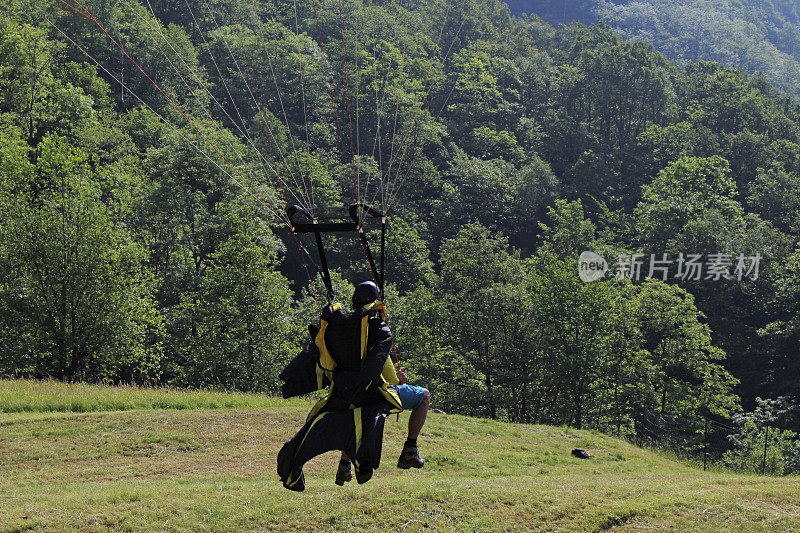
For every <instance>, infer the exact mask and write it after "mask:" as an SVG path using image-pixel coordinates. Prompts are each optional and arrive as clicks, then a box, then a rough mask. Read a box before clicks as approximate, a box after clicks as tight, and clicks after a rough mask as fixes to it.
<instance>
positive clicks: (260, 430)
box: [0, 403, 800, 531]
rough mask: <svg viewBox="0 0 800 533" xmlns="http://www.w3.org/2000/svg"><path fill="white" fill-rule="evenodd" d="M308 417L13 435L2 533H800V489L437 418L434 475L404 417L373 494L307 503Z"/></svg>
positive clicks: (56, 427)
mask: <svg viewBox="0 0 800 533" xmlns="http://www.w3.org/2000/svg"><path fill="white" fill-rule="evenodd" d="M307 408H308V404H307V403H305V404H303V405H301V406H298V404H287V405H286V406H281V407H264V408H243V409H226V410H205V409H200V410H183V411H177V410H138V411H127V412H93V413H71V414H70V413H61V414H56V415H53V416H47V417H44V416H42V415H41V414H38V413H27V414H26V413H22V414H18V415H15V419H14V421H13V422H5V423H3V422H2V421H0V470H1V471H2V472H3V476H0V531H22V530H36V531H45V530H47V531H49V530H60V531H107V530H113V531H247V530H259V531H264V530H267V531H339V530H364V531H377V530H381V529H388V530H390V531H421V530H438V531H453V530H456V531H604V530H615V531H636V530H657V531H663V530H670V529H672V530H677V531H683V530H692V531H726V530H736V531H796V530H798V529H800V484H798V480H797V478H768V477H760V476H755V475H741V474H733V473H729V472H703V471H702V470H698V469H696V468H692V467H691V466H688V465H686V464H682V463H678V462H675V461H673V460H671V459H670V458H668V457H665V456H663V455H660V454H657V453H653V452H650V451H646V450H642V449H639V448H636V447H634V446H632V445H630V444H629V443H627V442H624V441H620V440H617V439H613V438H611V437H607V436H605V435H602V434H599V433H595V432H590V431H577V430H573V429H570V428H557V427H549V426H525V425H515V424H504V423H500V422H494V421H488V420H482V419H475V418H468V417H461V416H455V415H435V414H431V415H430V417H429V420H428V423H427V424H426V426H425V429H424V430H423V434H422V436H421V438H420V445H421V451H422V453H423V455H425V456H426V458H427V464H426V465H425V468H424V469H422V470H419V471H416V470H415V471H403V470H398V469H397V468H395V467H394V463H395V461H396V458H397V454H398V453H399V451H400V448H401V446H402V442H403V439H404V436H405V426H406V423H407V417H406V416H405V415H404V416H402V417H401V420H400V422H399V423H397V422H396V421H395V420H394V418H392V419H390V421H389V422H387V426H386V438H385V442H384V455H383V460H382V464H381V467H380V468H379V469H378V470H377V471H376V473H375V477H374V478H373V479H372V480H371V481H370V482H369V483H367V484H365V485H357V484H356V483H355V482H352V483H350V484H348V485H346V486H345V487H341V488H340V487H337V486H336V485H334V483H333V477H334V472H335V468H336V460H337V457H336V455H335V454H326V455H325V456H323V457H320V458H317V459H315V460H314V461H312V462H311V463H310V464H309V465H308V466H307V468H306V483H307V487H308V488H307V490H306V491H305V492H304V493H299V494H298V493H293V492H289V491H287V490H285V489H283V488H282V486H281V484H280V482H279V481H278V479H277V475H276V474H275V457H276V454H277V451H278V449H279V448H280V446H281V444H282V443H283V442H284V441H285V440H286V439H288V438H289V437H291V435H292V434H293V433H294V432H295V431H296V430H297V429H298V428H299V426H300V425H301V424H302V421H303V419H304V417H305V414H306V411H307ZM574 447H582V448H586V449H587V450H589V451H590V452H591V453H592V454H593V455H594V457H593V458H592V459H589V460H580V459H576V458H574V457H572V456H571V455H570V450H571V449H572V448H574Z"/></svg>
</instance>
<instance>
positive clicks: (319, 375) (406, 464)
mask: <svg viewBox="0 0 800 533" xmlns="http://www.w3.org/2000/svg"><path fill="white" fill-rule="evenodd" d="M385 313H386V308H385V307H384V305H383V302H382V301H381V295H380V291H379V290H378V287H377V286H376V285H375V284H374V283H372V282H369V281H367V282H364V283H361V284H359V285H358V286H357V287H356V290H355V292H354V294H353V312H352V313H344V312H343V311H342V308H341V305H339V304H329V305H327V306H326V307H325V308H324V309H323V310H322V315H321V316H320V323H319V326H318V327H317V326H316V325H312V326H309V333H310V335H311V341H310V342H309V343H308V346H307V347H306V348H305V349H304V350H303V351H302V352H301V353H300V355H298V356H297V357H295V358H294V359H293V360H292V362H291V363H289V365H288V366H287V367H286V368H285V369H284V371H283V372H282V373H281V379H282V380H283V381H284V385H283V387H282V393H283V396H284V398H289V397H292V396H297V395H301V394H307V393H309V392H312V391H315V390H321V389H324V388H328V395H327V396H326V397H324V398H322V399H321V400H319V401H318V402H317V404H316V405H314V407H313V408H312V409H311V412H310V413H309V414H308V417H307V419H306V423H305V425H304V426H303V428H301V429H300V431H298V433H297V434H296V435H295V436H294V437H293V438H292V439H291V440H289V441H288V442H287V443H286V444H285V445H284V446H283V448H281V451H280V453H279V454H278V475H279V476H280V478H281V481H283V485H284V487H286V488H287V489H290V490H295V491H301V490H303V489H304V488H305V480H304V477H305V476H304V475H303V465H304V464H305V463H306V462H307V461H308V460H310V459H311V458H313V457H315V456H317V455H320V454H322V453H325V452H326V451H330V450H341V451H342V457H341V459H340V462H339V468H338V470H337V474H336V483H337V484H338V485H343V484H344V483H345V482H347V481H350V480H351V479H352V469H351V467H353V466H354V467H355V476H356V479H357V481H358V482H359V483H365V482H367V481H368V480H369V479H370V478H371V477H372V473H373V470H374V469H375V468H378V465H379V464H380V456H381V449H382V441H383V426H384V422H385V419H386V417H387V416H388V415H389V414H391V413H399V412H400V411H402V410H405V409H409V410H411V416H410V419H409V424H408V438H407V440H406V442H405V444H404V446H403V450H402V453H401V454H400V458H399V459H398V461H397V467H398V468H403V469H408V468H422V466H423V465H424V464H425V461H424V460H423V459H422V458H421V457H420V456H419V452H418V448H417V437H418V436H419V433H420V430H421V429H422V426H423V424H424V423H425V418H426V417H427V413H428V406H429V404H430V394H429V392H428V391H427V390H426V389H424V388H422V387H416V386H413V385H409V384H408V383H406V381H407V376H406V374H405V372H404V369H402V368H401V369H400V371H399V372H398V371H396V370H395V367H394V365H393V364H392V361H391V358H390V352H391V351H392V333H391V331H390V330H389V327H388V325H387V324H386V321H385V316H386V314H385Z"/></svg>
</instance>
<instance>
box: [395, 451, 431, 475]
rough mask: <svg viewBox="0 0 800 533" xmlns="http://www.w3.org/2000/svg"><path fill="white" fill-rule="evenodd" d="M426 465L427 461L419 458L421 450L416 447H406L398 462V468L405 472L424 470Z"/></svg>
mask: <svg viewBox="0 0 800 533" xmlns="http://www.w3.org/2000/svg"><path fill="white" fill-rule="evenodd" d="M424 464H425V459H423V458H422V457H420V456H419V450H418V449H417V447H416V446H404V447H403V453H401V454H400V459H398V460H397V468H402V469H404V470H406V469H408V468H422V466H423V465H424Z"/></svg>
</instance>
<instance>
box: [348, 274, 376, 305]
mask: <svg viewBox="0 0 800 533" xmlns="http://www.w3.org/2000/svg"><path fill="white" fill-rule="evenodd" d="M380 299H381V291H380V290H378V286H377V285H375V283H373V282H371V281H364V282H362V283H359V284H358V286H357V287H356V290H355V291H354V292H353V309H361V308H362V307H364V306H365V305H368V304H371V303H372V302H374V301H375V300H380Z"/></svg>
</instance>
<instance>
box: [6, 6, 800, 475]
mask: <svg viewBox="0 0 800 533" xmlns="http://www.w3.org/2000/svg"><path fill="white" fill-rule="evenodd" d="M773 3H774V4H775V5H778V3H777V2H773ZM787 16H788V15H787ZM675 31H678V30H675ZM680 31H682V30H680ZM684 59H686V61H682V62H680V63H673V62H671V61H670V60H669V59H667V57H665V55H663V54H662V53H661V52H658V51H656V50H655V49H654V48H653V47H652V46H651V45H650V44H647V43H645V42H642V41H641V40H639V39H635V40H626V39H625V38H623V37H622V36H620V35H619V34H618V33H615V32H614V30H613V29H612V28H611V27H609V26H602V25H593V26H588V27H587V26H585V25H581V24H571V25H559V26H558V27H553V26H551V25H550V24H548V23H547V22H545V21H544V20H542V19H541V18H538V17H537V16H530V17H522V18H518V17H515V16H513V15H511V13H510V10H509V8H508V7H507V6H506V5H505V4H503V3H501V2H499V1H498V0H425V1H421V2H417V3H404V2H390V1H377V2H369V3H366V2H362V1H360V0H341V1H339V2H333V1H331V0H326V1H314V2H309V1H306V0H298V1H296V2H289V1H288V0H266V1H262V0H258V1H256V0H186V1H185V2H184V3H181V2H166V1H163V0H158V1H153V0H150V1H149V2H147V1H145V2H144V3H141V2H138V1H137V0H103V1H99V0H98V1H90V2H83V3H82V2H78V1H72V2H66V1H65V2H61V3H60V4H59V5H55V6H51V5H49V4H43V3H40V2H30V1H27V0H12V2H11V3H10V4H4V5H3V7H1V8H0V145H1V146H2V148H0V172H1V173H2V181H1V182H0V373H2V374H5V375H7V376H12V377H28V378H54V379H58V380H65V381H88V382H107V383H120V382H122V383H138V384H151V385H170V386H175V387H192V388H214V389H224V390H242V391H256V392H264V393H270V394H274V393H277V392H278V391H279V389H280V382H279V379H278V374H279V373H280V371H281V370H282V368H283V367H284V365H285V364H286V363H287V362H288V361H289V360H291V358H292V357H293V356H294V355H295V354H296V353H297V352H298V351H299V349H300V347H301V346H302V345H304V344H305V343H306V342H307V340H308V333H307V326H308V324H309V323H312V322H314V321H315V320H316V319H317V313H318V308H319V306H321V305H324V304H325V303H326V300H325V289H324V286H323V284H322V280H321V278H320V275H319V265H318V264H317V263H318V257H317V256H316V252H315V247H314V243H313V241H312V240H311V239H310V238H309V237H308V236H299V238H298V239H295V236H294V235H293V234H292V233H291V232H290V231H289V230H288V229H287V227H286V224H285V218H284V215H283V212H284V209H285V207H286V205H287V204H294V203H296V204H299V205H304V206H323V205H348V204H350V203H352V202H353V199H360V198H364V199H365V200H367V201H371V202H372V203H373V204H374V205H375V206H376V207H378V208H380V209H381V210H382V211H384V212H385V213H386V214H387V216H388V221H389V231H388V234H387V252H386V277H387V288H386V295H385V296H386V303H387V307H388V311H389V319H388V321H389V324H390V326H391V327H392V330H393V331H394V334H395V337H396V348H397V354H398V357H399V359H400V364H402V365H403V366H406V367H408V369H409V376H410V377H411V380H412V382H413V383H415V384H420V385H424V386H426V387H428V388H429V389H430V390H431V394H432V397H433V399H434V400H433V404H434V406H435V407H437V408H439V409H442V410H444V411H447V412H456V413H462V414H470V415H476V416H485V417H491V418H496V419H502V420H509V421H515V422H530V423H547V424H556V425H561V424H567V425H571V426H574V427H577V428H595V429H598V430H601V431H604V432H608V433H613V434H618V435H625V436H630V437H631V438H633V439H636V440H637V442H639V443H641V442H644V441H648V442H658V443H663V444H669V445H673V446H675V447H676V448H677V449H682V450H685V451H688V452H690V453H691V452H692V451H695V450H697V449H699V448H698V447H699V446H700V445H701V444H702V441H703V438H704V432H705V434H708V433H709V432H710V433H711V439H712V440H714V439H716V442H718V443H719V446H718V447H717V448H715V449H717V450H718V455H719V456H720V458H722V459H723V460H724V461H725V462H726V463H727V464H729V465H731V466H734V467H739V468H743V469H747V468H751V467H752V464H753V461H754V457H760V451H759V450H761V448H762V447H763V446H764V437H763V431H762V429H763V428H765V427H774V428H777V430H776V431H773V432H772V433H771V434H770V435H771V436H770V438H771V439H772V440H771V441H770V442H771V447H774V449H775V450H776V452H775V453H776V455H775V457H776V460H775V461H774V462H771V463H770V467H769V468H770V471H772V472H775V473H781V474H783V473H789V472H796V471H797V470H798V467H797V464H798V458H800V447H798V444H797V434H796V432H797V431H800V417H798V413H797V411H796V410H795V409H794V408H793V405H794V404H795V403H796V401H797V398H798V393H800V389H799V388H798V387H799V385H798V384H799V383H800V379H798V378H800V361H798V358H797V354H798V348H799V346H798V343H799V342H800V279H798V274H800V247H798V239H799V238H800V144H798V131H799V129H800V105H798V102H797V100H796V99H795V98H794V96H792V94H794V93H795V92H796V89H797V86H795V87H794V90H790V89H786V90H785V91H784V90H781V89H780V88H776V86H775V85H773V84H772V83H771V82H770V81H769V80H767V79H766V78H765V77H764V76H756V75H751V74H747V73H745V72H744V71H743V70H741V69H740V68H739V67H737V66H731V65H727V66H726V65H723V64H721V63H719V62H713V61H705V60H703V61H695V60H696V59H703V58H701V57H685V58H684ZM362 194H363V196H362ZM365 226H368V224H365ZM367 229H368V230H369V231H368V232H367V238H368V239H369V240H370V241H371V242H373V243H375V242H377V239H379V231H378V230H377V228H376V227H374V226H372V227H367ZM326 246H327V247H328V260H329V263H330V266H331V269H332V270H333V278H334V286H335V288H336V293H337V298H338V299H339V300H340V301H342V302H343V303H345V305H348V302H349V299H350V294H351V292H352V290H353V284H354V283H357V282H359V281H361V280H363V279H369V277H370V271H369V268H368V266H367V264H366V261H365V258H364V253H363V250H362V249H361V245H360V243H359V242H358V241H357V240H356V239H355V237H351V236H348V235H341V236H336V237H333V238H331V239H330V240H329V241H328V242H327V244H326ZM587 251H588V252H593V253H594V254H595V256H596V257H597V258H599V260H601V262H605V264H606V265H608V273H607V275H605V276H604V277H602V279H598V280H596V281H591V282H587V281H584V280H583V279H582V272H579V270H580V268H582V267H581V265H582V263H581V262H579V257H581V256H582V254H583V253H584V252H587ZM692 258H693V261H694V265H695V266H698V260H699V259H701V258H702V259H703V261H705V263H703V264H700V265H699V266H700V267H704V268H705V269H702V268H696V269H695V270H694V271H692V272H688V271H687V269H688V268H689V263H691V262H692V261H691V259H692ZM687 259H690V261H687ZM709 422H710V423H711V427H710V429H709V425H708V423H709ZM723 454H724V455H723Z"/></svg>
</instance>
